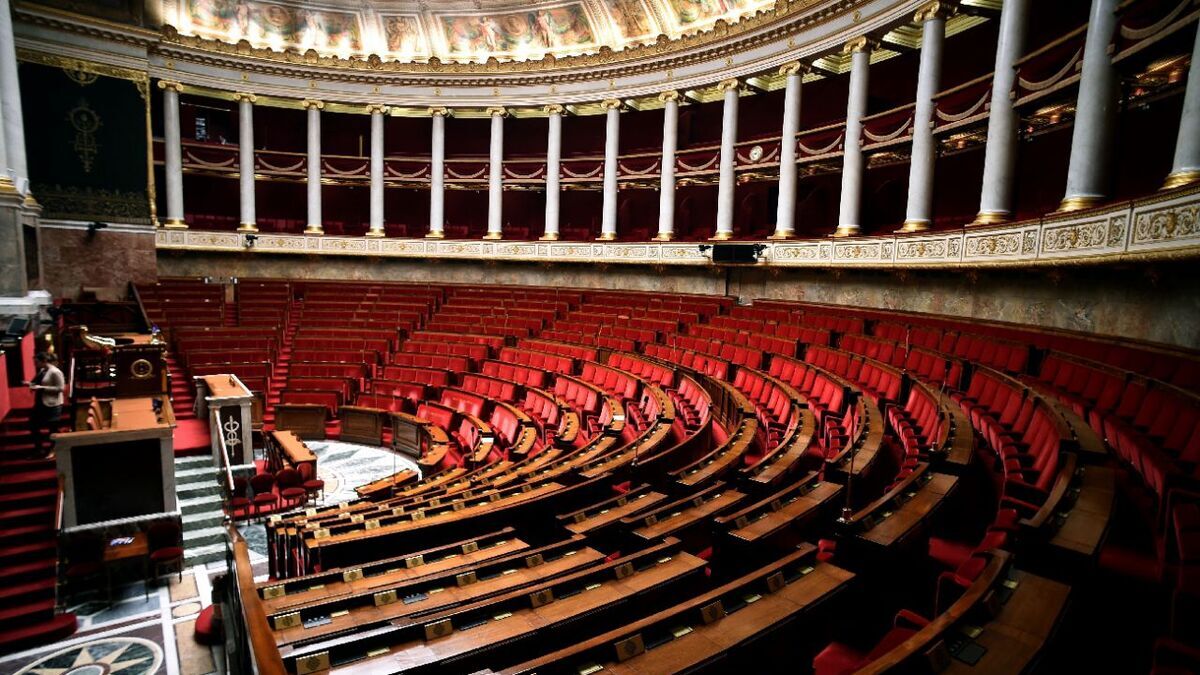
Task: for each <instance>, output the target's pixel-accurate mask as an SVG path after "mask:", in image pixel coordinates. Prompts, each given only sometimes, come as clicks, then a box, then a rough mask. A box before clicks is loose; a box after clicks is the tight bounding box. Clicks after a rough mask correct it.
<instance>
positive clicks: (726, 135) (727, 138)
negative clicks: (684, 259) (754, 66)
mask: <svg viewBox="0 0 1200 675" xmlns="http://www.w3.org/2000/svg"><path fill="white" fill-rule="evenodd" d="M741 84H742V83H741V82H738V81H737V80H734V79H729V80H722V81H721V83H720V84H718V85H717V88H718V89H720V90H721V91H722V92H724V95H725V107H724V109H723V111H722V113H721V163H720V173H719V174H718V182H717V231H716V233H715V234H714V235H713V236H712V239H714V240H718V241H723V240H725V239H732V238H733V212H734V199H735V197H736V192H737V174H736V173H735V172H734V170H733V169H734V160H735V158H734V153H735V152H736V148H734V144H735V143H737V117H738V90H739V89H740V88H741Z"/></svg>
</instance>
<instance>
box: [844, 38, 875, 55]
mask: <svg viewBox="0 0 1200 675" xmlns="http://www.w3.org/2000/svg"><path fill="white" fill-rule="evenodd" d="M877 44H878V43H877V42H876V41H874V40H872V39H871V38H869V37H867V36H866V35H860V36H858V37H856V38H853V39H851V40H849V41H847V42H846V44H845V45H843V46H842V53H843V54H853V53H855V52H867V53H870V52H871V51H873V50H874V49H875V47H876V46H877Z"/></svg>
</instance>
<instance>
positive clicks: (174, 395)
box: [166, 351, 196, 420]
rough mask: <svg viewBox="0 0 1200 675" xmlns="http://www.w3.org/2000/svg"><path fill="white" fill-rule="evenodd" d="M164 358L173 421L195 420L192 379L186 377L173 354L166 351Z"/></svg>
mask: <svg viewBox="0 0 1200 675" xmlns="http://www.w3.org/2000/svg"><path fill="white" fill-rule="evenodd" d="M166 358H167V372H169V373H170V374H171V408H172V409H173V410H174V411H175V419H177V420H190V419H195V418H196V412H195V407H196V394H195V392H193V391H192V378H190V377H188V374H187V373H186V372H185V371H184V370H183V366H181V365H179V361H177V360H176V359H175V355H174V354H173V353H171V352H169V351H168V352H167V357H166Z"/></svg>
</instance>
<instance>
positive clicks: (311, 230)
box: [304, 225, 325, 235]
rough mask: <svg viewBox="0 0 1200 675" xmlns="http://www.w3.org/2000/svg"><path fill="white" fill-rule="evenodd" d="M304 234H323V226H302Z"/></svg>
mask: <svg viewBox="0 0 1200 675" xmlns="http://www.w3.org/2000/svg"><path fill="white" fill-rule="evenodd" d="M304 234H315V235H323V234H325V228H323V227H321V226H320V225H309V226H307V227H305V228H304Z"/></svg>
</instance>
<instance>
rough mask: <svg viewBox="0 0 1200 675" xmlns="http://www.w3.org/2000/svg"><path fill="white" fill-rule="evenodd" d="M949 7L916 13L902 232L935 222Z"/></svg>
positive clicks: (929, 6) (926, 8)
mask: <svg viewBox="0 0 1200 675" xmlns="http://www.w3.org/2000/svg"><path fill="white" fill-rule="evenodd" d="M946 11H947V10H946V5H945V3H943V2H938V1H937V0H935V1H934V2H930V3H929V4H927V5H925V6H924V7H922V8H921V9H920V10H918V11H917V13H916V16H914V17H913V21H914V22H915V23H919V24H921V63H920V66H918V70H917V105H916V107H915V109H914V110H913V127H912V128H913V139H912V157H911V159H910V161H909V164H908V210H907V211H906V212H905V216H904V226H903V227H901V228H900V231H901V232H923V231H925V230H928V229H929V224H930V223H931V222H933V172H934V167H935V166H936V164H937V144H936V143H935V142H934V140H933V97H934V96H935V95H937V92H938V87H939V86H941V79H942V46H943V44H944V43H945V41H946Z"/></svg>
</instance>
